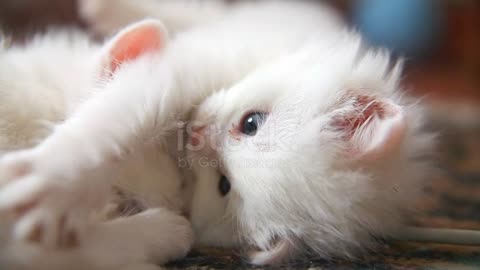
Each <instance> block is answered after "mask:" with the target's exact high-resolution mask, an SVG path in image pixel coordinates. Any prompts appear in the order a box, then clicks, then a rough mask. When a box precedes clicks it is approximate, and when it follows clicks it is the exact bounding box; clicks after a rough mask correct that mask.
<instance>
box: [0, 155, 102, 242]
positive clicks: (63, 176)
mask: <svg viewBox="0 0 480 270" xmlns="http://www.w3.org/2000/svg"><path fill="white" fill-rule="evenodd" d="M45 158H48V157H44V156H42V155H39V154H38V152H35V151H34V150H27V151H21V152H16V153H12V154H8V155H6V156H5V157H3V158H2V159H1V160H0V178H1V180H0V182H1V188H0V212H2V213H4V214H6V215H7V216H9V217H10V218H11V219H12V220H13V224H14V225H13V237H14V238H15V240H19V241H24V242H30V243H37V244H41V245H42V246H45V247H50V248H61V249H64V248H70V247H74V246H76V245H78V244H79V240H80V238H81V235H82V234H83V231H84V228H85V227H86V224H87V218H88V214H89V213H90V212H91V208H92V204H91V203H89V199H90V198H91V197H92V196H94V197H95V196H98V195H95V192H99V191H98V190H95V189H91V190H89V189H88V187H85V186H84V185H82V184H81V183H80V182H81V181H78V180H75V179H72V178H71V177H68V175H69V174H68V173H65V171H64V170H66V168H58V167H56V166H55V164H54V162H52V163H49V162H45ZM47 161H48V160H47Z"/></svg>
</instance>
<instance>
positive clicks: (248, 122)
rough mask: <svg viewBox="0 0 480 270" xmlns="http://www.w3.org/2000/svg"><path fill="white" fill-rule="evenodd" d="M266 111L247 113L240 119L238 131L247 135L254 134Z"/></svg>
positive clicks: (265, 116) (263, 120) (264, 117)
mask: <svg viewBox="0 0 480 270" xmlns="http://www.w3.org/2000/svg"><path fill="white" fill-rule="evenodd" d="M267 116H268V114H267V113H266V112H251V113H247V114H246V115H245V116H244V117H243V118H242V120H241V121H240V132H242V133H243V134H245V135H248V136H255V135H256V134H257V130H258V128H259V127H260V126H261V125H262V124H263V122H265V119H266V118H267Z"/></svg>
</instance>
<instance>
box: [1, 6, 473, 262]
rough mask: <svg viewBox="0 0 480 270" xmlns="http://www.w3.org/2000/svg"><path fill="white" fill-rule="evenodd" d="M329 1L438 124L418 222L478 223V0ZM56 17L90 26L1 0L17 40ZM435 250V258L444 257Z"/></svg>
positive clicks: (57, 12)
mask: <svg viewBox="0 0 480 270" xmlns="http://www.w3.org/2000/svg"><path fill="white" fill-rule="evenodd" d="M159 1H161V0H159ZM324 2H328V3H330V4H331V5H333V6H334V7H335V8H337V9H338V10H339V11H340V12H341V13H342V14H343V15H344V16H345V19H346V20H347V21H348V22H350V24H351V26H352V27H353V28H355V29H357V30H358V31H360V32H362V33H363V34H364V35H365V37H366V38H367V39H368V40H369V42H370V43H372V44H373V45H375V46H382V47H387V48H389V49H390V50H392V51H393V52H394V55H395V56H400V57H404V58H405V59H406V60H407V61H406V70H405V74H404V85H405V89H406V91H409V92H410V93H412V94H414V95H417V96H419V97H422V100H423V102H425V103H426V104H427V107H428V113H429V119H428V122H429V128H432V129H433V130H435V131H438V132H439V149H438V167H439V169H440V170H439V171H440V172H441V173H440V174H438V176H436V177H435V178H434V179H432V184H431V186H430V187H428V188H427V189H426V190H425V194H426V196H425V200H423V201H422V202H421V207H422V208H426V209H427V211H426V214H422V215H420V216H418V217H415V222H416V223H417V224H419V225H425V226H434V227H447V228H464V229H476V230H480V1H478V0H330V1H324ZM51 25H56V26H58V25H61V26H65V25H73V26H76V27H81V28H86V25H85V24H84V23H83V22H82V20H81V19H80V18H79V15H78V14H77V8H76V2H75V0H0V29H3V31H4V32H6V33H7V34H11V35H13V37H14V41H17V42H22V41H23V40H24V39H25V37H28V36H29V35H31V34H32V33H36V32H38V31H42V30H44V29H45V28H46V27H48V26H51ZM412 249H413V250H415V251H418V252H420V254H423V255H421V256H423V257H421V256H420V255H419V256H420V257H421V258H423V259H422V260H424V261H425V260H427V261H428V259H431V257H432V256H433V257H435V256H434V255H432V256H430V255H428V256H426V257H425V256H424V255H425V251H426V250H427V251H432V252H433V253H432V254H438V250H439V247H432V246H427V247H425V246H414V247H409V249H408V250H410V251H411V250H412ZM440 250H441V252H443V253H441V254H443V255H442V256H447V255H448V254H450V255H448V256H451V257H449V258H450V259H448V260H449V261H448V262H449V263H451V262H452V261H455V258H457V257H458V256H460V257H458V258H460V259H459V260H463V261H462V264H465V263H464V261H465V260H466V259H468V258H470V257H468V256H470V255H471V256H473V257H472V258H477V259H471V260H470V261H469V263H467V264H469V265H470V266H471V265H473V266H474V267H473V268H472V269H478V268H476V267H480V250H479V249H478V248H476V249H475V248H473V249H472V250H469V249H467V250H465V248H460V247H454V248H451V249H448V248H447V250H442V249H441V248H440ZM422 252H424V253H422ZM449 252H450V253H449ZM387 253H388V252H387ZM394 253H395V252H394ZM397 253H398V252H397ZM409 254H411V253H409ZM415 254H416V253H415ZM452 254H453V255H452ZM465 254H470V255H465ZM472 254H473V255H472ZM409 256H410V255H409ZM412 256H413V255H412ZM415 256H416V255H415ZM455 256H457V257H455ZM462 256H463V257H462ZM409 258H410V257H409ZM425 258H427V259H425ZM435 258H436V259H435ZM435 258H434V259H432V260H438V259H439V258H438V256H436V257H435ZM452 258H453V259H452ZM379 260H380V261H382V260H383V259H379ZM407 261H408V260H407ZM467 261H468V260H467ZM409 263H410V264H412V262H411V261H409ZM402 265H403V264H402ZM427 265H431V264H429V263H427ZM381 269H383V268H381ZM386 269H390V268H386ZM395 269H397V268H395ZM399 269H400V268H399ZM401 269H407V268H401ZM408 269H410V268H408ZM422 269H424V268H422ZM425 269H426V268H425ZM428 269H430V268H428ZM461 269H470V268H461Z"/></svg>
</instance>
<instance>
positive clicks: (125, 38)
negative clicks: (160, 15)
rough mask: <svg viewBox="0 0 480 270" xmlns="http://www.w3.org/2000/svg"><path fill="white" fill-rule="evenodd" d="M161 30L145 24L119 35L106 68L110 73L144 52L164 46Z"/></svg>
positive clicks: (110, 52)
mask: <svg viewBox="0 0 480 270" xmlns="http://www.w3.org/2000/svg"><path fill="white" fill-rule="evenodd" d="M163 35H164V34H163V33H162V30H161V29H160V28H159V27H158V26H157V25H155V24H145V25H140V26H137V27H134V28H133V29H131V30H130V31H128V30H127V32H125V33H121V34H120V37H119V38H118V39H117V40H115V41H114V44H113V46H112V47H111V48H110V51H109V56H110V59H109V64H108V67H109V69H110V71H111V72H115V70H116V69H117V68H118V67H119V66H120V65H121V64H123V63H125V62H126V61H129V60H132V59H135V58H137V57H139V56H140V55H142V54H143V53H145V52H150V51H154V50H158V49H160V48H161V47H162V46H163V44H164V37H163Z"/></svg>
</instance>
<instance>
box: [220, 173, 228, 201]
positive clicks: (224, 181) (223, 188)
mask: <svg viewBox="0 0 480 270" xmlns="http://www.w3.org/2000/svg"><path fill="white" fill-rule="evenodd" d="M218 190H219V191H220V194H221V195H222V196H226V195H227V194H228V192H230V181H229V180H228V178H227V177H226V176H225V175H222V176H221V177H220V181H219V182H218Z"/></svg>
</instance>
